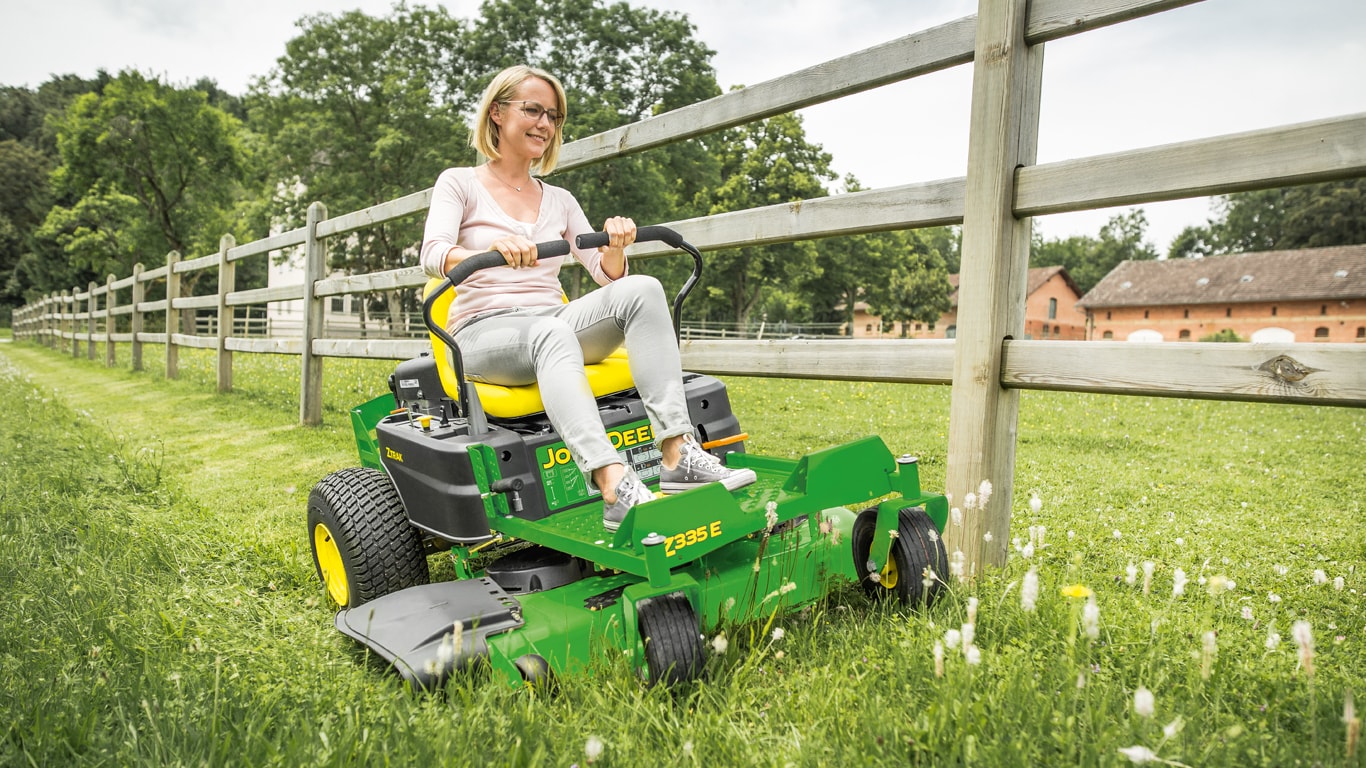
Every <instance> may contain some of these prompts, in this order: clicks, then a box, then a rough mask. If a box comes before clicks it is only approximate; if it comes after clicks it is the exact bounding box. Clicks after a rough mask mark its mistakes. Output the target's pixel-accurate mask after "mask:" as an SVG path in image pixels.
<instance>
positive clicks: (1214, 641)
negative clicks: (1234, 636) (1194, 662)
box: [1200, 630, 1219, 680]
mask: <svg viewBox="0 0 1366 768" xmlns="http://www.w3.org/2000/svg"><path fill="white" fill-rule="evenodd" d="M1218 655H1219V641H1218V635H1216V634H1214V631H1213V630H1208V631H1206V632H1205V634H1203V635H1201V636H1200V676H1201V677H1203V678H1204V679H1206V680H1208V679H1209V676H1210V673H1211V672H1213V671H1214V660H1215V658H1216V657H1218Z"/></svg>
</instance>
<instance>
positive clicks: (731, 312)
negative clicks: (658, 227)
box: [704, 114, 834, 325]
mask: <svg viewBox="0 0 1366 768" xmlns="http://www.w3.org/2000/svg"><path fill="white" fill-rule="evenodd" d="M726 135H727V143H726V145H725V148H724V155H723V157H722V162H721V178H722V179H723V180H724V181H723V182H722V183H721V184H720V186H719V187H717V188H716V189H715V190H712V191H709V192H706V193H704V198H705V199H706V200H708V201H709V203H710V205H709V209H708V213H710V214H717V213H725V212H727V211H738V210H745V209H749V208H757V207H761V206H769V205H777V204H781V203H789V202H793V201H797V200H806V199H809V198H813V197H821V196H823V195H825V187H824V185H823V184H822V179H833V178H834V174H833V173H832V172H831V170H830V155H829V154H828V153H826V152H825V151H824V150H823V149H822V148H821V147H820V145H818V144H811V143H808V142H807V140H806V133H805V131H804V130H803V128H802V122H801V118H800V117H798V116H797V115H795V114H785V115H779V116H777V117H772V118H769V119H768V120H763V121H759V122H754V123H750V124H749V125H746V126H744V127H742V128H739V129H735V130H732V131H727V132H726ZM816 254H817V246H816V244H815V243H812V242H809V241H808V242H798V243H791V244H785V245H762V246H753V247H748V248H739V249H733V250H726V251H719V252H717V253H714V254H712V255H711V258H710V259H709V261H708V273H707V276H706V277H704V285H705V287H706V292H707V298H708V303H709V304H711V305H712V306H713V307H716V308H718V309H721V310H722V311H723V312H724V313H725V314H726V316H727V317H728V318H729V319H731V320H733V321H734V322H736V323H739V324H741V325H747V324H748V323H749V317H750V313H751V311H752V310H753V309H754V307H755V306H756V305H757V304H759V303H760V300H761V299H762V297H763V295H764V291H765V290H766V289H768V288H772V287H776V286H786V285H797V284H799V283H803V282H807V281H808V280H809V279H810V278H811V277H813V276H816V275H819V274H820V271H819V270H820V267H819V266H818V265H817V260H816Z"/></svg>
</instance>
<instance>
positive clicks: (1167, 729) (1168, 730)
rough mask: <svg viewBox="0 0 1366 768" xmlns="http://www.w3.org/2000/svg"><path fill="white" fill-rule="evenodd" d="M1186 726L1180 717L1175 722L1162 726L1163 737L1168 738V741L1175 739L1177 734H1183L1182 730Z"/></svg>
mask: <svg viewBox="0 0 1366 768" xmlns="http://www.w3.org/2000/svg"><path fill="white" fill-rule="evenodd" d="M1184 725H1185V722H1184V721H1182V720H1181V717H1180V716H1179V715H1178V716H1177V718H1176V719H1175V720H1173V721H1171V722H1170V723H1167V724H1166V725H1164V726H1162V735H1163V736H1164V737H1166V738H1167V739H1168V740H1171V739H1174V738H1176V734H1178V733H1180V732H1181V728H1182V727H1183V726H1184Z"/></svg>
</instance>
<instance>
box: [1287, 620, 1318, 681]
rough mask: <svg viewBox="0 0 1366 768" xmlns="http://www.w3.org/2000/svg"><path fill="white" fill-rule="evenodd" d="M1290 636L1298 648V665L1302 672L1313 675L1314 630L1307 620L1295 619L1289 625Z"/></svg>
mask: <svg viewBox="0 0 1366 768" xmlns="http://www.w3.org/2000/svg"><path fill="white" fill-rule="evenodd" d="M1290 636H1291V637H1293V638H1295V645H1296V646H1298V648H1299V655H1300V666H1301V667H1304V674H1306V675H1308V676H1310V677H1313V676H1314V632H1313V630H1312V629H1311V628H1310V626H1309V622H1307V621H1303V620H1301V621H1297V622H1295V623H1294V625H1292V626H1291V627H1290Z"/></svg>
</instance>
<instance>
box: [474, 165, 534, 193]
mask: <svg viewBox="0 0 1366 768" xmlns="http://www.w3.org/2000/svg"><path fill="white" fill-rule="evenodd" d="M485 167H486V168H488V169H489V175H490V176H492V177H493V178H495V179H497V180H499V181H501V182H503V184H504V186H506V187H507V188H508V189H511V190H513V191H514V192H521V191H522V187H525V186H526V185H527V183H528V182H530V181H531V177H530V176H528V177H527V180H526V181H524V182H522V187H518V186H515V185H513V184H512V182H509V181H507V180H506V179H504V178H503V177H502V176H499V175H498V174H496V173H494V172H493V168H492V167H490V166H485Z"/></svg>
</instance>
